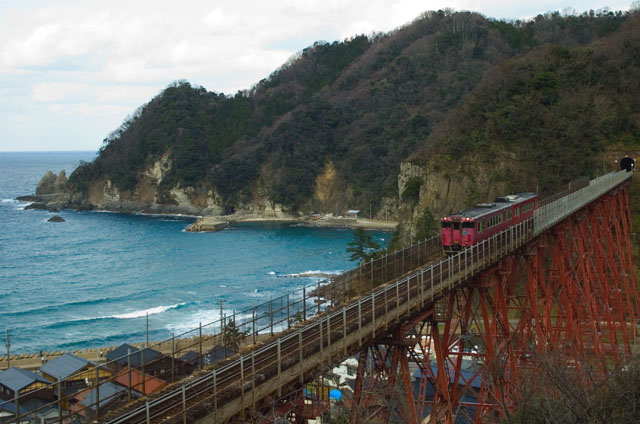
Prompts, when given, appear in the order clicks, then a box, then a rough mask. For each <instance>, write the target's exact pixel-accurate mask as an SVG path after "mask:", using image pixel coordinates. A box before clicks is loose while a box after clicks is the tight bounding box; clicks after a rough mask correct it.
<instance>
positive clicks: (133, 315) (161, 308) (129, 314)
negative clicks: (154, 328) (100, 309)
mask: <svg viewBox="0 0 640 424" xmlns="http://www.w3.org/2000/svg"><path fill="white" fill-rule="evenodd" d="M184 305H186V302H182V303H176V304H175V305H169V306H156V307H155V308H149V309H142V310H139V311H133V312H127V313H126V314H117V315H109V316H107V317H104V318H118V319H130V318H140V317H144V316H147V314H149V315H154V314H161V313H163V312H166V311H168V310H170V309H175V308H179V307H180V306H184Z"/></svg>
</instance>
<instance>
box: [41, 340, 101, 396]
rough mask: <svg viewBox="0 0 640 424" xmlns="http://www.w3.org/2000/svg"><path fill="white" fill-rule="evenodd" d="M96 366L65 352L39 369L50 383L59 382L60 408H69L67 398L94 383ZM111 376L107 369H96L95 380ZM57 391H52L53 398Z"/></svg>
mask: <svg viewBox="0 0 640 424" xmlns="http://www.w3.org/2000/svg"><path fill="white" fill-rule="evenodd" d="M96 366H97V365H96V364H95V363H93V362H91V361H88V360H86V359H84V358H80V357H78V356H75V355H73V354H71V353H69V352H67V353H65V354H64V355H62V356H58V357H57V358H54V359H52V360H50V361H49V362H47V363H45V364H44V365H43V366H42V367H41V368H40V372H41V373H42V375H43V376H44V377H45V378H46V379H47V380H49V381H50V382H52V383H56V382H58V381H61V385H62V394H63V399H62V407H63V408H69V397H70V396H71V395H72V394H74V393H76V392H78V391H79V390H82V389H84V388H86V387H87V386H88V385H93V384H95V383H96ZM112 374H113V373H112V371H111V370H109V369H108V368H106V367H98V375H97V378H98V380H99V381H103V380H107V379H109V378H111V375H112ZM57 390H58V389H57V387H56V388H55V390H54V394H55V396H58V394H57Z"/></svg>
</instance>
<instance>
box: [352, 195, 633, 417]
mask: <svg viewBox="0 0 640 424" xmlns="http://www.w3.org/2000/svg"><path fill="white" fill-rule="evenodd" d="M630 231H631V218H630V209H629V202H628V185H627V184H623V185H619V186H617V187H616V188H615V189H613V190H611V191H609V192H607V193H606V194H604V195H602V196H600V197H598V198H597V199H595V200H593V201H592V202H590V203H588V204H587V205H586V206H585V207H583V208H581V209H579V210H578V211H577V212H575V213H573V214H570V215H567V217H566V218H564V219H563V220H561V221H560V222H559V223H557V224H555V225H553V226H551V225H547V226H546V228H540V229H537V231H536V232H537V234H536V237H535V238H532V239H531V240H530V241H528V242H527V243H526V244H524V245H522V246H521V247H519V248H517V249H514V250H512V251H510V252H509V253H508V254H506V255H505V256H504V257H502V258H501V259H500V260H498V261H497V262H496V263H495V264H493V265H492V266H490V267H489V268H487V269H486V270H484V271H483V272H481V273H478V274H476V275H475V276H474V277H472V278H471V279H469V280H468V281H466V282H464V283H463V284H461V285H459V286H456V287H454V288H453V289H452V290H448V291H447V293H446V294H445V295H444V296H443V297H442V298H441V299H440V300H439V301H438V302H436V303H434V304H431V305H430V306H429V307H427V308H425V309H424V310H423V311H422V312H421V313H420V314H417V315H416V316H414V317H412V318H411V319H409V320H406V321H404V322H403V323H402V324H401V325H400V326H398V327H397V328H396V329H395V331H394V332H393V333H391V334H389V338H388V339H387V340H386V341H383V347H382V348H381V347H380V346H378V345H376V346H375V350H376V351H380V349H382V351H384V352H385V354H386V358H385V359H384V360H381V361H380V360H378V361H376V364H378V365H377V366H376V367H374V368H373V375H374V378H368V379H367V378H365V375H364V373H363V372H359V373H358V376H357V380H356V384H355V392H354V400H355V402H354V403H355V404H356V405H372V404H374V405H375V404H376V402H372V401H371V400H367V399H366V397H367V396H374V397H375V396H380V391H379V390H378V391H376V390H374V389H373V386H371V387H368V388H367V387H366V384H367V382H371V381H376V380H380V381H384V382H386V385H387V389H386V390H385V393H386V394H392V395H395V398H396V399H395V405H396V411H397V412H398V413H400V414H401V415H402V419H403V420H404V421H405V422H408V423H417V422H422V420H423V419H424V418H425V417H427V416H428V417H429V422H438V423H440V422H444V423H453V422H476V423H478V422H492V421H495V420H498V419H499V417H501V416H503V415H504V414H508V413H509V412H510V411H511V410H512V409H513V408H514V406H515V404H516V402H517V399H521V398H522V396H523V394H522V393H519V391H520V390H521V389H522V388H523V387H525V386H527V385H530V384H532V382H530V381H528V380H527V379H529V378H531V376H532V375H539V376H542V375H543V374H544V371H545V370H543V369H540V368H541V367H544V366H545V364H544V362H543V359H544V358H545V357H547V356H549V355H553V356H554V358H556V360H559V361H560V362H559V363H562V364H564V365H566V366H572V367H576V366H584V365H585V364H588V366H589V367H592V368H595V369H597V371H598V372H599V373H600V374H601V375H602V376H605V375H606V374H607V372H608V371H610V370H611V369H612V368H615V367H616V366H620V365H622V364H623V363H624V362H625V360H627V359H629V357H630V355H631V354H632V353H633V347H634V342H635V340H636V332H637V328H636V320H637V319H638V318H639V317H638V313H639V311H640V309H639V304H638V294H637V285H636V277H635V273H634V272H633V269H634V267H633V262H632V257H631V246H630V242H629V234H630ZM545 355H546V356H545ZM370 356H373V357H376V356H379V354H376V355H370ZM366 357H367V355H365V354H362V355H361V356H360V358H361V359H360V360H361V361H365V360H366ZM409 362H414V363H415V364H417V365H418V369H419V372H417V373H414V374H413V376H412V375H409V369H410V366H409ZM557 363H558V362H556V364H557ZM380 364H382V365H383V366H380ZM364 369H365V367H364V366H361V367H359V370H360V371H363V370H364ZM416 376H418V378H417V379H416V380H417V381H419V383H418V384H417V385H418V386H419V387H418V390H417V393H418V396H417V397H415V396H414V390H412V387H411V384H412V381H414V380H413V378H412V377H416ZM398 381H401V382H403V384H402V386H403V387H405V388H407V389H408V390H406V391H402V390H398V387H396V386H397V383H396V382H398ZM376 384H377V383H376ZM367 394H368V395H367ZM389 413H390V410H389V409H388V408H386V409H385V408H381V407H374V408H359V407H358V406H356V407H355V408H354V409H353V410H352V412H351V415H350V417H351V421H350V422H351V423H357V422H370V421H372V420H375V419H376V417H377V418H378V419H379V422H385V421H386V420H387V419H388V414H389ZM456 417H458V418H457V421H456Z"/></svg>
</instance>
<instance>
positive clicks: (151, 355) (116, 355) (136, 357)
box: [107, 343, 163, 368]
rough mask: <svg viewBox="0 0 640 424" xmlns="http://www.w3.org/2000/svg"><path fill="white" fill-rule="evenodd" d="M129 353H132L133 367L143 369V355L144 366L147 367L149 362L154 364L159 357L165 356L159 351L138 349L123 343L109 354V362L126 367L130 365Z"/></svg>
mask: <svg viewBox="0 0 640 424" xmlns="http://www.w3.org/2000/svg"><path fill="white" fill-rule="evenodd" d="M129 352H131V366H132V367H135V368H140V367H142V365H143V364H142V360H143V354H144V365H147V364H148V363H149V362H152V361H153V360H155V359H157V358H158V357H160V356H163V355H162V353H161V352H158V351H157V350H154V349H151V348H149V347H147V348H145V349H138V348H137V347H135V346H131V345H130V344H127V343H123V344H121V345H120V346H118V347H117V348H115V349H114V350H112V351H110V352H109V353H107V360H109V361H115V362H116V363H118V364H120V365H122V366H126V365H127V364H128V359H127V355H128V353H129Z"/></svg>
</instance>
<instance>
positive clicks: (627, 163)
mask: <svg viewBox="0 0 640 424" xmlns="http://www.w3.org/2000/svg"><path fill="white" fill-rule="evenodd" d="M635 166H636V162H635V161H634V160H633V159H631V158H629V157H626V158H622V159H621V160H620V169H624V170H626V171H633V170H634V168H635Z"/></svg>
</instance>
